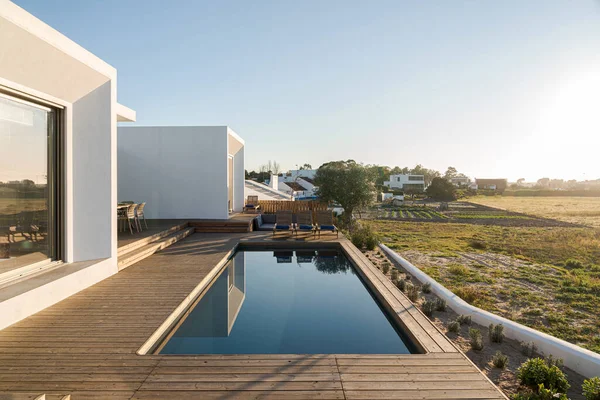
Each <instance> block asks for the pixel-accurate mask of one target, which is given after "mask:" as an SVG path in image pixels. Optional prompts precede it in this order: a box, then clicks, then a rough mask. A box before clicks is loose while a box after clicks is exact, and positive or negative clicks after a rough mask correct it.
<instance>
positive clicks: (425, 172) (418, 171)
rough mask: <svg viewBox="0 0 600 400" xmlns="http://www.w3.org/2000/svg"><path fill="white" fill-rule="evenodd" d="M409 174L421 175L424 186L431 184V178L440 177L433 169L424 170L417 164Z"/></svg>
mask: <svg viewBox="0 0 600 400" xmlns="http://www.w3.org/2000/svg"><path fill="white" fill-rule="evenodd" d="M409 173H410V174H413V175H423V177H424V181H425V186H427V185H429V184H430V183H431V182H432V180H433V178H437V177H440V176H442V175H441V174H440V172H439V171H436V170H434V169H429V168H425V167H424V166H422V165H421V164H417V166H415V167H414V168H413V169H411V170H410V171H409Z"/></svg>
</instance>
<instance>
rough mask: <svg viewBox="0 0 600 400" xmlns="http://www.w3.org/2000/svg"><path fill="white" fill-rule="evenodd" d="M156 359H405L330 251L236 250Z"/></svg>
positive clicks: (378, 312) (398, 337)
mask: <svg viewBox="0 0 600 400" xmlns="http://www.w3.org/2000/svg"><path fill="white" fill-rule="evenodd" d="M157 352H158V353H160V354H335V353H337V354H408V353H413V352H416V350H415V347H414V346H413V345H412V344H411V342H410V340H409V339H407V338H406V335H404V333H403V332H402V331H401V330H400V329H398V328H397V327H396V326H395V325H394V323H393V322H392V321H391V320H390V319H389V318H388V316H387V314H386V313H385V311H384V310H383V309H382V308H381V307H380V306H379V304H378V303H377V301H376V300H375V299H374V298H373V297H372V296H371V293H370V292H369V290H368V289H367V288H366V287H365V285H364V284H363V282H362V281H361V279H360V278H359V276H358V275H357V274H356V272H355V270H354V267H353V266H352V264H351V263H350V261H349V260H348V259H347V258H346V257H345V256H344V255H343V254H342V253H341V252H340V251H338V250H335V249H334V250H276V251H273V250H270V251H267V250H260V251H250V250H244V251H238V252H236V253H235V254H234V255H233V257H232V258H231V259H230V260H229V262H228V263H227V264H226V265H225V267H224V268H223V270H222V271H221V272H220V274H219V275H218V276H217V277H216V278H215V279H214V280H213V281H212V283H211V285H210V287H208V288H207V289H206V290H205V291H204V292H203V293H202V294H201V296H200V297H199V298H198V300H197V301H196V302H195V303H194V304H193V305H192V306H191V308H190V309H189V310H188V311H187V312H186V313H185V314H184V315H183V316H182V318H181V319H180V320H179V322H178V323H177V324H176V325H175V327H174V328H173V330H172V331H171V333H170V334H169V335H167V336H166V338H165V339H164V340H163V342H162V344H161V345H160V346H159V347H158V349H157Z"/></svg>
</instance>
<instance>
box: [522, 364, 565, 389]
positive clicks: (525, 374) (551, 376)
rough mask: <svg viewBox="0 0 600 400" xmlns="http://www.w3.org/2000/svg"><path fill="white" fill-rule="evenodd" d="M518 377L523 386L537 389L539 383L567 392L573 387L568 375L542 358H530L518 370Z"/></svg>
mask: <svg viewBox="0 0 600 400" xmlns="http://www.w3.org/2000/svg"><path fill="white" fill-rule="evenodd" d="M517 378H518V379H519V383H520V384H521V385H523V386H527V387H529V388H530V389H531V390H534V391H536V390H537V389H538V387H539V385H544V387H545V388H547V389H556V390H557V391H558V392H559V393H566V392H567V389H569V387H571V385H569V381H568V380H567V376H566V375H565V373H564V372H562V371H561V370H560V369H559V368H558V367H557V366H556V365H552V366H549V365H548V364H547V363H546V361H545V360H544V359H542V358H530V359H529V360H527V361H525V362H524V363H523V364H521V366H520V367H519V369H518V370H517Z"/></svg>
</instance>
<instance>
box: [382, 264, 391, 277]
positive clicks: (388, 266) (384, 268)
mask: <svg viewBox="0 0 600 400" xmlns="http://www.w3.org/2000/svg"><path fill="white" fill-rule="evenodd" d="M381 270H382V271H383V273H384V274H386V275H387V273H388V272H390V264H383V266H382V267H381Z"/></svg>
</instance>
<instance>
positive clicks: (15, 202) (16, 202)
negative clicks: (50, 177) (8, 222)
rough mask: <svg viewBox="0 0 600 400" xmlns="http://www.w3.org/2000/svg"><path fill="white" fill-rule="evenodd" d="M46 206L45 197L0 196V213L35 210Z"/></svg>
mask: <svg viewBox="0 0 600 400" xmlns="http://www.w3.org/2000/svg"><path fill="white" fill-rule="evenodd" d="M45 208H46V199H3V198H0V215H2V214H14V213H18V212H21V211H36V210H44V209H45Z"/></svg>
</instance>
